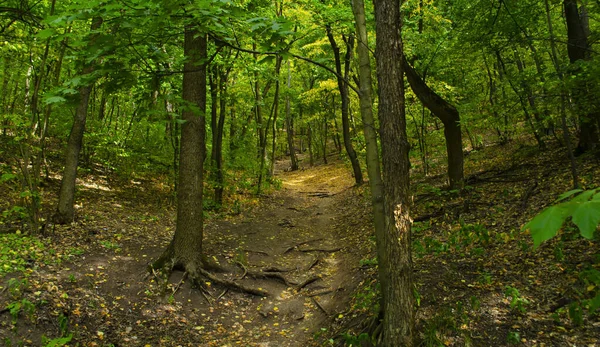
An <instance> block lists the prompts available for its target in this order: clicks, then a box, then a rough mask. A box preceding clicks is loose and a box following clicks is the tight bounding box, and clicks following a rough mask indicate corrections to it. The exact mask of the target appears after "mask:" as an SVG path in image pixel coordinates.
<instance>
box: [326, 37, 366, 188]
mask: <svg viewBox="0 0 600 347" xmlns="http://www.w3.org/2000/svg"><path fill="white" fill-rule="evenodd" d="M326 29H327V37H328V39H329V43H330V45H331V48H332V49H333V56H334V58H335V70H336V72H337V84H338V90H339V92H340V97H341V99H342V106H341V111H342V136H343V138H344V147H345V149H346V153H347V154H348V158H349V159H350V163H351V164H352V172H353V174H354V181H355V182H356V185H357V186H358V185H361V184H363V175H362V170H361V168H360V163H359V162H358V156H357V155H356V151H355V150H354V146H353V145H352V138H351V136H350V116H349V108H350V96H349V92H348V91H349V88H348V83H349V81H348V77H349V75H350V63H351V60H352V50H353V49H354V35H350V37H348V39H346V38H345V37H344V40H345V42H346V54H345V56H344V71H342V59H341V56H340V48H339V47H338V45H337V42H336V41H335V38H334V37H333V33H332V31H331V26H329V25H327V26H326Z"/></svg>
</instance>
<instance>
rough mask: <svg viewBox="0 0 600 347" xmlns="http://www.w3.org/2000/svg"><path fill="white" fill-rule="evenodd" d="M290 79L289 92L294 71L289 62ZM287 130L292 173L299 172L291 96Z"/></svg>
mask: <svg viewBox="0 0 600 347" xmlns="http://www.w3.org/2000/svg"><path fill="white" fill-rule="evenodd" d="M287 64H288V78H287V88H288V92H289V90H290V89H291V87H292V71H291V63H290V61H289V60H288V62H287ZM285 129H286V132H287V142H288V148H289V151H290V161H291V166H290V170H291V171H296V170H298V158H297V157H296V149H295V148H294V119H293V118H292V110H291V105H290V96H289V94H287V95H286V97H285ZM300 147H301V148H300V150H302V146H300Z"/></svg>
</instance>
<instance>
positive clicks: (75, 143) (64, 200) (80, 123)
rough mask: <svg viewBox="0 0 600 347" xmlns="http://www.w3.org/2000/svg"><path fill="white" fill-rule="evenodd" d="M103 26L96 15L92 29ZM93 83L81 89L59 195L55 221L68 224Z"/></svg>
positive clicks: (89, 67) (88, 69)
mask: <svg viewBox="0 0 600 347" xmlns="http://www.w3.org/2000/svg"><path fill="white" fill-rule="evenodd" d="M101 26H102V18H101V17H95V18H94V19H93V20H92V24H91V28H90V30H91V31H95V30H97V29H99V28H100V27H101ZM97 37H98V34H92V36H91V37H90V41H91V42H93V41H95V40H96V39H97ZM94 69H95V66H94V63H93V62H91V63H89V64H87V66H85V67H84V68H83V70H82V75H88V74H90V73H92V72H93V71H94ZM92 87H93V85H87V86H84V87H81V88H80V89H79V98H80V99H79V105H78V106H77V109H76V111H75V116H74V117H73V126H72V128H71V133H70V135H69V141H68V144H67V151H66V153H65V158H66V160H65V168H64V171H63V178H62V182H61V186H60V192H59V195H58V206H57V210H56V212H55V214H54V218H53V219H54V221H55V222H56V223H59V224H66V223H70V222H72V221H73V218H74V216H75V208H74V201H75V181H76V179H77V166H78V162H79V152H80V151H81V147H82V144H83V134H84V132H85V122H86V118H87V111H88V105H89V100H90V94H91V92H92Z"/></svg>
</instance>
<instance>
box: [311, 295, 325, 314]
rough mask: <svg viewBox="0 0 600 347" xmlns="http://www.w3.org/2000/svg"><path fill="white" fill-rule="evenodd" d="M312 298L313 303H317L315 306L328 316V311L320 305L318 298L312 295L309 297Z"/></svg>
mask: <svg viewBox="0 0 600 347" xmlns="http://www.w3.org/2000/svg"><path fill="white" fill-rule="evenodd" d="M310 299H311V300H312V302H314V303H315V305H317V307H318V308H319V309H320V310H321V311H323V313H325V315H327V316H329V312H328V311H327V310H326V309H325V307H323V305H321V303H320V302H319V300H317V299H315V298H314V297H311V298H310Z"/></svg>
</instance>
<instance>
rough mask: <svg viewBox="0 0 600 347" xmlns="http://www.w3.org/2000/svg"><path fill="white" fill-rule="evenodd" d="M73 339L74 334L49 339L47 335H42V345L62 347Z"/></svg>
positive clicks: (45, 346)
mask: <svg viewBox="0 0 600 347" xmlns="http://www.w3.org/2000/svg"><path fill="white" fill-rule="evenodd" d="M72 339H73V335H68V336H65V337H59V338H55V339H51V340H50V339H48V338H47V337H46V336H42V345H43V346H44V347H62V346H66V345H67V344H68V343H69V342H71V340H72Z"/></svg>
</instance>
